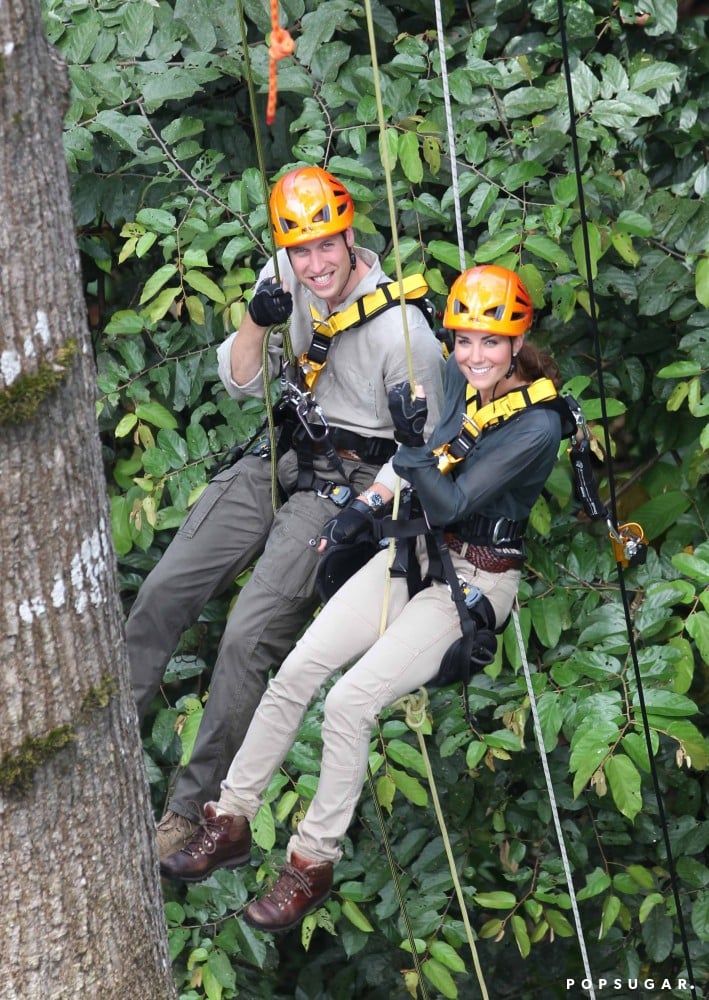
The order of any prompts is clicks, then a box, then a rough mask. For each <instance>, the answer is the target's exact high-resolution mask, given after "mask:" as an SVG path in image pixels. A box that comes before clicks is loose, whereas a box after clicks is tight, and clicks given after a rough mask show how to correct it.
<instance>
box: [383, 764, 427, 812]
mask: <svg viewBox="0 0 709 1000" xmlns="http://www.w3.org/2000/svg"><path fill="white" fill-rule="evenodd" d="M389 775H390V777H391V779H392V781H393V782H394V784H395V785H396V787H397V789H398V790H399V791H400V792H401V794H402V795H403V796H404V797H405V798H407V799H408V800H409V801H410V802H413V804H414V805H415V806H425V805H428V792H427V791H426V789H425V788H424V787H423V785H421V783H420V782H419V781H418V779H416V778H412V777H411V775H410V774H406V772H405V771H399V770H398V769H397V768H395V767H390V768H389Z"/></svg>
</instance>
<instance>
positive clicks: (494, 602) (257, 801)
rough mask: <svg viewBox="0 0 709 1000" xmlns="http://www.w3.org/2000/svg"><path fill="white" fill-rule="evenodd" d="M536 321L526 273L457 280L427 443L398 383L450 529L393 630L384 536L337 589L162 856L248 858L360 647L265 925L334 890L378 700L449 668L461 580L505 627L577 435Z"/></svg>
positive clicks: (484, 273) (408, 435)
mask: <svg viewBox="0 0 709 1000" xmlns="http://www.w3.org/2000/svg"><path fill="white" fill-rule="evenodd" d="M531 323H532V305H531V300H530V298H529V295H528V293H527V290H526V289H525V287H524V285H523V284H522V282H521V281H520V280H519V278H518V277H517V275H516V274H515V273H514V272H512V271H508V270H506V269H505V268H501V267H496V266H483V267H476V268H472V269H470V270H468V271H466V272H464V273H463V274H462V275H461V276H460V277H459V278H457V279H456V281H455V282H454V284H453V286H452V288H451V292H450V295H449V297H448V302H447V308H446V312H445V316H444V325H445V326H446V328H447V329H448V330H450V331H452V332H453V334H454V337H455V348H454V353H453V355H452V356H451V357H450V358H449V360H448V364H447V370H446V385H445V403H444V408H443V412H442V417H441V420H440V421H439V423H438V425H437V426H436V428H435V430H434V432H433V434H432V436H431V438H430V439H429V441H428V442H427V443H424V441H423V436H422V429H423V427H424V424H425V418H426V401H425V398H423V392H422V390H421V389H420V387H417V392H416V395H415V397H414V398H413V399H412V398H411V394H410V391H409V389H408V386H406V391H405V392H404V391H402V389H403V387H397V389H398V391H397V390H394V391H392V393H391V394H390V407H391V411H392V416H393V418H394V423H395V426H396V427H397V439H398V440H399V441H400V448H399V451H398V452H397V455H396V456H395V458H394V466H395V468H396V471H397V472H398V473H399V474H400V475H401V476H402V477H404V478H405V479H406V480H407V481H408V482H409V483H410V484H411V485H412V487H413V489H414V490H415V493H416V495H417V497H418V501H419V503H420V505H421V507H422V509H423V511H424V513H425V516H426V519H427V522H428V525H430V526H431V529H432V534H433V536H434V537H436V538H437V539H438V542H439V543H441V544H439V545H438V546H436V545H431V542H430V535H429V539H428V544H427V539H426V536H425V535H422V536H421V537H419V538H417V539H416V546H415V548H416V556H417V558H418V561H419V567H417V571H416V573H415V574H412V573H411V567H410V566H409V573H408V581H407V578H406V574H402V575H397V576H394V577H393V578H392V579H391V581H390V586H389V594H388V598H387V600H388V624H387V627H386V629H385V631H384V632H383V634H380V633H381V628H380V618H381V611H382V604H383V601H384V599H385V597H384V594H385V577H386V560H387V553H386V552H385V551H382V552H380V553H379V554H378V555H375V556H374V558H373V559H371V560H370V562H368V563H367V564H366V565H365V566H364V567H363V568H362V569H361V570H360V571H359V572H358V573H356V574H355V575H354V576H353V577H351V579H350V580H348V581H347V583H346V584H345V585H344V586H343V587H342V588H341V589H340V590H338V591H337V593H335V595H334V596H333V597H332V599H331V600H330V601H329V602H328V604H327V605H326V606H325V608H324V609H323V610H322V611H321V613H320V614H319V615H318V616H317V618H316V619H315V620H314V622H313V623H312V625H311V626H310V628H309V629H308V630H307V632H306V633H305V635H304V636H303V637H302V639H301V640H300V641H299V643H298V645H297V646H296V647H295V649H294V650H293V651H292V652H291V654H290V655H289V656H288V658H287V659H286V660H285V662H284V663H283V665H282V666H281V668H280V670H279V671H278V673H277V674H276V676H275V677H274V678H273V679H272V680H271V682H270V684H269V687H268V689H267V691H266V693H265V695H264V697H263V699H262V701H261V703H260V705H259V708H258V710H257V712H256V714H255V716H254V718H253V721H252V722H251V726H250V728H249V731H248V733H247V735H246V739H245V740H244V743H243V745H242V747H241V749H240V750H239V752H238V753H237V755H236V757H235V758H234V761H233V762H232V765H231V768H230V769H229V773H228V775H227V778H226V780H225V781H224V782H223V783H222V792H221V796H220V798H219V802H217V803H214V802H211V803H207V804H206V805H205V807H204V817H203V820H202V826H201V828H200V829H199V830H198V831H197V833H196V834H195V836H194V838H193V839H192V840H191V841H190V843H189V844H188V845H187V846H186V847H185V848H183V849H182V850H181V851H179V852H177V853H176V854H173V855H172V856H171V857H170V858H168V859H167V860H166V861H165V862H163V864H162V866H161V870H162V872H163V874H164V875H166V876H168V877H172V878H178V879H182V880H184V881H198V880H200V879H202V878H204V877H205V876H206V875H208V874H209V873H210V872H212V871H213V870H214V869H215V868H218V867H238V866H240V865H243V864H245V863H246V862H247V861H248V859H249V855H250V850H251V834H250V830H249V820H251V819H253V817H254V816H255V815H256V812H257V811H258V809H259V807H260V805H261V793H262V792H263V791H264V790H265V789H266V788H267V786H268V784H269V782H270V780H271V777H272V776H273V774H274V773H275V771H276V770H277V769H278V768H279V767H280V765H281V763H282V762H283V760H284V758H285V756H286V754H287V753H288V750H289V749H290V747H291V745H292V743H293V741H294V740H295V738H296V736H297V733H298V729H299V726H300V723H301V721H302V719H303V716H304V714H305V711H306V708H307V706H308V704H309V703H310V701H311V700H312V698H313V697H314V696H315V694H316V693H317V692H318V690H319V689H320V687H321V686H322V685H323V684H324V683H325V682H326V681H327V680H328V679H329V678H330V677H331V676H332V675H333V674H334V673H335V672H336V671H338V670H339V669H340V668H341V667H343V666H344V665H346V664H347V663H350V662H352V663H353V666H351V667H350V669H349V670H348V671H346V672H345V673H344V674H343V675H342V677H341V678H340V679H339V680H338V681H337V682H336V683H335V684H334V685H333V687H332V688H331V690H330V691H329V693H328V695H327V698H326V700H325V710H324V720H323V725H322V736H323V756H322V767H321V772H320V780H319V785H318V789H317V792H316V794H315V797H314V799H313V800H312V802H311V803H310V805H309V807H308V810H307V813H306V815H305V817H304V818H303V820H302V821H301V822H300V824H299V827H298V832H297V833H296V834H295V835H294V836H293V837H292V838H291V840H290V842H289V845H288V852H287V858H288V860H287V864H286V865H285V867H284V868H283V870H282V872H281V874H280V877H279V879H278V880H277V882H276V883H275V885H274V886H273V888H272V889H271V891H270V892H268V893H267V894H266V895H265V896H264V897H263V898H262V899H260V900H256V901H254V902H252V903H251V904H250V905H249V906H248V907H247V909H246V911H245V914H244V916H245V919H246V920H247V922H248V923H250V924H251V925H252V926H254V927H257V928H260V929H262V930H266V931H276V930H287V929H288V928H290V927H293V926H294V925H295V924H297V923H298V922H299V921H300V920H301V919H302V917H303V916H304V915H305V914H306V913H308V912H309V911H310V910H312V909H314V908H316V907H317V906H319V905H320V904H321V903H322V902H323V901H324V900H325V899H326V898H327V897H328V895H329V893H330V891H331V888H332V874H333V865H334V863H335V862H336V861H337V860H338V859H339V857H340V855H341V850H340V846H339V845H340V842H341V840H342V838H343V837H344V835H345V832H346V830H347V828H348V826H349V824H350V822H351V819H352V816H353V813H354V809H355V806H356V804H357V801H358V799H359V796H360V793H361V789H362V784H363V780H364V777H365V774H366V768H367V759H368V750H369V741H370V735H371V730H372V728H373V726H374V724H375V721H376V719H377V715H378V713H379V712H380V711H381V710H382V709H383V708H384V707H385V706H387V705H390V704H392V703H393V702H394V701H396V700H397V699H398V698H400V697H402V696H403V695H404V694H406V693H407V692H410V691H413V690H415V689H417V688H419V687H421V686H424V685H426V684H429V683H430V682H432V681H434V682H439V683H440V682H441V678H440V676H438V675H439V668H440V667H441V662H442V660H445V658H446V654H448V656H449V659H450V652H451V649H456V643H459V642H460V636H461V617H460V616H459V608H460V607H461V603H460V601H458V602H457V603H455V602H454V601H453V600H451V591H452V590H453V591H454V596H457V597H459V596H460V594H459V593H457V594H456V593H455V592H456V591H457V590H458V583H459V581H460V582H461V583H462V586H463V590H464V591H465V592H466V593H467V595H468V599H467V603H469V604H470V603H472V602H471V600H470V594H474V595H476V596H479V597H480V599H481V600H482V597H483V596H484V598H485V599H486V602H489V603H486V605H485V606H486V608H487V609H488V610H489V611H490V612H491V615H492V617H493V618H494V621H493V622H492V625H493V627H494V625H495V624H497V625H498V626H499V625H500V624H502V623H503V622H504V620H505V619H506V617H507V616H508V614H509V613H510V610H511V608H512V603H513V601H514V598H515V594H516V592H517V587H518V584H519V579H520V570H521V567H522V565H523V562H524V547H523V533H524V528H525V525H526V521H527V517H528V515H529V512H530V510H531V508H532V505H533V504H534V502H535V500H536V499H537V497H538V496H539V494H540V492H541V490H542V487H543V485H544V483H545V481H546V479H547V477H548V475H549V473H550V471H551V468H552V466H553V464H554V462H555V460H556V457H557V453H558V449H559V444H560V441H561V434H562V424H561V417H560V414H559V412H558V411H557V410H556V409H555V408H554V400H555V397H556V387H555V382H556V381H557V379H558V369H557V368H556V365H555V364H554V363H553V362H552V361H551V359H550V358H548V357H547V356H545V355H540V354H539V353H538V352H537V350H536V349H535V348H534V347H532V346H531V345H529V344H527V343H526V342H525V334H526V332H527V331H528V329H529V327H530V326H531ZM390 499H391V495H381V494H379V493H377V494H376V495H372V494H371V491H366V492H365V493H364V494H361V495H360V497H358V498H357V500H356V501H355V502H354V503H353V504H352V505H350V507H348V508H346V509H345V510H344V511H342V512H341V513H340V514H339V515H338V516H337V517H336V518H334V519H333V520H332V521H331V522H329V523H328V524H327V525H326V526H325V528H324V529H323V539H322V541H321V545H320V547H321V549H325V548H326V547H327V546H329V545H332V544H333V543H340V542H342V541H346V540H347V539H348V538H351V537H353V535H355V534H356V532H357V531H359V530H360V529H361V526H362V524H363V522H365V521H366V520H367V519H369V518H371V512H372V508H373V507H374V508H376V507H381V506H382V505H384V504H386V503H387V502H388V501H389V500H390ZM419 523H420V524H424V525H425V523H426V522H423V521H420V522H419ZM442 543H447V544H442ZM439 556H440V557H441V558H439ZM448 559H449V560H450V562H448V567H449V572H448V573H447V574H446V572H445V563H446V562H447V561H448ZM451 563H452V567H451V565H450V564H451ZM451 571H452V572H453V573H454V574H455V576H454V577H453V578H451ZM412 576H415V578H416V579H415V583H414V585H413V586H410V585H411V579H412ZM431 577H432V579H430V578H431ZM456 577H457V579H456ZM422 578H423V583H422V582H421V581H422ZM411 594H413V596H411ZM449 666H450V664H449ZM463 672H464V671H463ZM453 674H455V671H453ZM446 679H447V678H446V677H445V676H444V677H443V680H444V681H445V680H446Z"/></svg>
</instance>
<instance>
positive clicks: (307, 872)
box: [244, 851, 333, 931]
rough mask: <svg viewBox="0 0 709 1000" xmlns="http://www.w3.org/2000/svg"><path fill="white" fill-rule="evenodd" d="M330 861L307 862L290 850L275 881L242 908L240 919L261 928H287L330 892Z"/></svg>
mask: <svg viewBox="0 0 709 1000" xmlns="http://www.w3.org/2000/svg"><path fill="white" fill-rule="evenodd" d="M332 867H333V866H332V862H330V861H322V862H320V861H311V860H310V859H309V858H305V857H303V855H302V854H296V852H295V851H293V852H292V853H291V857H290V863H289V864H287V865H284V867H283V869H282V870H281V874H280V876H279V877H278V881H277V882H276V884H275V885H274V887H273V888H272V889H271V891H270V892H268V893H266V895H265V896H263V897H262V898H261V899H256V900H254V902H253V903H249V905H248V906H247V907H246V909H245V910H244V920H245V921H246V923H247V924H250V925H251V926H252V927H257V928H258V929H259V930H261V931H287V930H290V928H291V927H295V925H296V924H297V923H299V922H300V921H301V920H302V919H303V917H304V916H305V915H306V913H310V911H311V910H315V909H317V907H318V906H320V904H321V903H324V902H325V900H326V899H327V897H328V896H329V895H330V892H331V891H332Z"/></svg>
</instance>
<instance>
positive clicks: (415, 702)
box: [395, 688, 489, 1000]
mask: <svg viewBox="0 0 709 1000" xmlns="http://www.w3.org/2000/svg"><path fill="white" fill-rule="evenodd" d="M427 705H428V692H427V691H426V689H425V688H420V689H419V693H418V694H407V695H405V696H404V697H403V698H400V699H399V700H398V701H397V702H396V704H395V707H396V708H403V710H404V712H405V713H406V724H407V726H408V727H409V728H410V729H413V731H414V732H415V733H416V736H417V739H418V742H419V749H420V751H421V756H422V757H423V760H424V765H425V767H426V777H427V779H428V784H429V787H430V789H431V798H432V799H433V808H434V811H435V813H436V819H437V820H438V825H439V827H440V830H441V836H442V837H443V846H444V847H445V850H446V857H447V858H448V866H449V868H450V872H451V876H452V878H453V886H454V888H455V894H456V897H457V899H458V905H459V906H460V912H461V915H462V918H463V924H464V925H465V935H466V937H467V939H468V945H469V947H470V952H471V955H472V956H473V965H474V966H475V972H476V975H477V977H478V984H479V986H480V991H481V993H482V996H483V1000H489V996H488V992H487V986H486V985H485V978H484V976H483V971H482V966H481V965H480V959H479V958H478V952H477V948H476V947H475V938H474V937H473V929H472V927H471V926H470V920H469V918H468V911H467V908H466V905H465V900H464V899H463V890H462V888H461V885H460V879H459V878H458V870H457V868H456V865H455V858H454V857H453V849H452V848H451V842H450V837H449V836H448V828H447V827H446V822H445V818H444V816H443V811H442V809H441V803H440V799H439V798H438V789H437V787H436V779H435V778H434V776H433V771H432V770H431V761H430V758H429V756H428V751H427V749H426V741H425V739H424V738H423V727H424V724H425V722H426V707H427Z"/></svg>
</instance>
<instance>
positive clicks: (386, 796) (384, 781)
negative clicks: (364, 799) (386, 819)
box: [376, 774, 396, 815]
mask: <svg viewBox="0 0 709 1000" xmlns="http://www.w3.org/2000/svg"><path fill="white" fill-rule="evenodd" d="M376 794H377V802H378V803H379V805H380V806H381V807H382V808H383V809H386V811H387V812H388V813H389V814H390V815H391V810H392V803H393V802H394V795H395V794H396V785H395V784H394V780H393V778H391V776H390V775H388V774H383V775H382V776H381V777H380V778H377V784H376Z"/></svg>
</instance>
